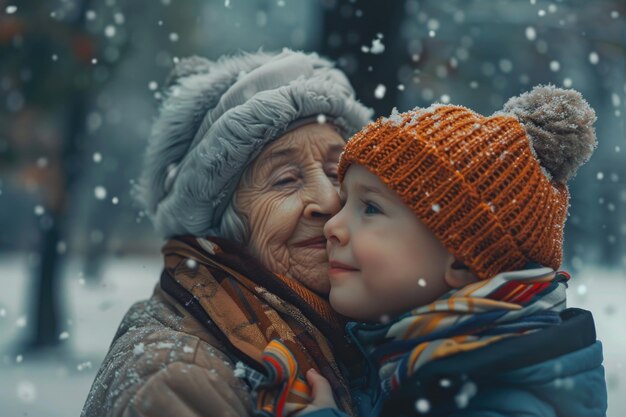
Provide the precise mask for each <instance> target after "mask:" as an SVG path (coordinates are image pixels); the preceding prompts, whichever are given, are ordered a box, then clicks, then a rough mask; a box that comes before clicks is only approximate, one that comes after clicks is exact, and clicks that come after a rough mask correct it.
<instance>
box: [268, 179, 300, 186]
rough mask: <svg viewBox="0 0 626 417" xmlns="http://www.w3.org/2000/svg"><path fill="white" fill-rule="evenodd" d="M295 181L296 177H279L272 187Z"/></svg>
mask: <svg viewBox="0 0 626 417" xmlns="http://www.w3.org/2000/svg"><path fill="white" fill-rule="evenodd" d="M296 181H297V179H296V177H284V178H280V179H279V180H278V181H276V182H275V183H274V184H273V185H274V187H281V186H284V185H289V184H292V183H294V182H296Z"/></svg>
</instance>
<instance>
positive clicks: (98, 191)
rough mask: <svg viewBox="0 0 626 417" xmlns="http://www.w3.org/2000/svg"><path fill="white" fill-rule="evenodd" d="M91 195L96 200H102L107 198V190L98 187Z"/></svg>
mask: <svg viewBox="0 0 626 417" xmlns="http://www.w3.org/2000/svg"><path fill="white" fill-rule="evenodd" d="M93 194H94V196H95V197H96V198H97V199H98V200H104V199H105V198H106V197H107V189H106V188H104V187H103V186H101V185H98V186H97V187H95V188H94V189H93Z"/></svg>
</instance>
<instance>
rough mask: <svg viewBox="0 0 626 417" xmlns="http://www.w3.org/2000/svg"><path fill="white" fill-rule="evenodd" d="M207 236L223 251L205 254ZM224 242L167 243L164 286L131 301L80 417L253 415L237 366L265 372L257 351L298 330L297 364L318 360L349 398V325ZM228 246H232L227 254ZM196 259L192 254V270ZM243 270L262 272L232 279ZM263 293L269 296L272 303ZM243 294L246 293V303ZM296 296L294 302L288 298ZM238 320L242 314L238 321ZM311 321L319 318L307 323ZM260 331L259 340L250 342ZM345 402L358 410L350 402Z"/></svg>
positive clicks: (185, 240) (320, 301)
mask: <svg viewBox="0 0 626 417" xmlns="http://www.w3.org/2000/svg"><path fill="white" fill-rule="evenodd" d="M199 240H201V241H202V243H203V244H204V248H206V245H207V244H209V245H211V247H212V248H217V249H218V253H217V255H216V254H215V253H213V250H211V248H210V252H211V253H208V252H206V250H205V249H204V248H203V246H202V245H198V243H197V241H199ZM213 242H216V240H213ZM218 242H219V243H220V246H217V244H216V243H212V242H208V241H207V240H205V239H196V238H192V237H189V238H179V239H175V240H172V241H170V242H168V244H167V245H166V246H165V247H164V250H163V251H164V254H165V269H164V273H163V275H162V277H161V282H160V284H159V285H157V286H156V288H155V290H154V294H153V295H152V297H151V298H150V299H149V300H147V301H142V302H138V303H136V304H135V305H133V306H132V307H131V309H130V310H129V312H128V313H127V314H126V316H125V317H124V319H123V320H122V323H121V325H120V327H119V329H118V331H117V333H116V335H115V337H114V340H113V342H112V344H111V347H110V350H109V352H108V354H107V356H106V357H105V359H104V361H103V363H102V365H101V367H100V370H99V371H98V374H97V376H96V379H95V380H94V383H93V385H92V387H91V391H90V393H89V395H88V398H87V402H86V404H85V407H84V408H83V412H82V417H126V416H128V417H130V416H142V417H143V416H145V417H148V416H150V417H170V416H176V417H211V416H216V417H218V416H219V417H222V416H249V415H252V413H253V410H254V408H255V406H256V405H255V404H254V401H253V395H252V394H251V392H250V389H249V388H248V384H247V383H246V382H244V380H242V379H240V378H238V377H237V376H236V374H238V373H237V372H235V369H236V365H235V363H234V362H236V361H239V360H241V361H244V362H246V363H247V364H248V365H252V366H255V365H256V366H257V369H259V368H258V366H259V363H258V362H257V363H254V362H255V360H254V357H261V356H262V353H263V347H264V346H265V345H266V344H267V343H268V342H269V340H272V339H273V338H274V337H275V335H276V334H277V333H276V332H277V331H278V332H279V333H282V334H288V335H291V336H289V337H288V339H291V340H292V341H295V343H296V344H291V346H292V347H293V348H294V349H298V346H301V347H302V346H306V347H305V348H304V350H303V351H301V353H300V354H299V357H300V359H298V363H300V365H301V366H302V367H303V368H305V366H311V364H312V366H315V367H316V368H318V369H319V370H320V371H321V372H322V373H323V374H324V375H326V376H327V378H329V379H334V380H335V381H334V382H335V384H333V381H331V385H333V386H334V387H337V389H338V391H335V393H336V395H338V394H339V396H340V398H345V399H348V401H349V393H347V392H346V391H345V389H346V388H347V386H346V385H345V384H346V382H345V381H344V380H343V377H342V375H341V374H337V372H338V371H337V364H335V360H334V358H333V354H332V353H330V352H331V351H332V350H334V351H336V352H344V353H343V354H339V357H340V358H341V359H343V363H345V362H346V360H345V359H346V358H351V359H352V360H354V355H351V352H352V351H351V349H349V348H347V347H346V346H345V343H342V342H343V341H345V339H343V336H342V333H343V332H342V331H341V329H342V328H343V325H342V322H341V320H337V318H336V317H335V316H334V315H335V314H336V313H333V312H332V310H330V308H329V307H328V306H326V304H327V301H325V300H323V299H322V298H320V297H319V296H315V295H313V296H311V295H307V294H309V293H310V292H309V290H306V289H303V288H298V287H297V285H298V284H295V286H294V284H293V283H292V282H291V281H289V282H287V285H285V284H284V283H282V284H281V283H280V282H279V281H280V280H279V279H277V278H276V276H275V275H273V274H271V273H269V272H268V271H266V270H264V268H263V267H262V266H260V265H259V264H258V263H257V262H255V261H254V259H252V258H250V257H249V256H247V255H241V254H240V253H239V251H238V248H235V247H232V246H229V245H230V244H229V243H228V242H225V241H219V240H218ZM222 245H226V246H227V247H228V250H227V251H226V252H225V251H223V250H222V249H221V247H223V246H222ZM233 253H235V255H233ZM189 259H194V261H193V265H192V266H193V269H192V270H191V269H189V267H188V265H189V264H188V260H189ZM220 262H221V263H220ZM244 275H248V276H250V275H255V276H256V278H255V279H256V280H257V281H256V284H254V283H253V284H252V286H250V285H248V286H247V287H246V286H241V285H239V284H233V282H244V281H246V280H247V278H246V276H244ZM259 277H262V279H261V278H259ZM281 279H283V278H281ZM233 285H235V287H233ZM237 285H239V287H237ZM300 287H301V286H300ZM292 289H294V290H295V292H296V293H298V294H295V293H294V291H292ZM256 293H258V294H261V295H263V296H267V295H268V294H269V295H270V297H269V298H268V299H267V300H269V301H267V300H264V299H263V298H262V297H261V296H258V295H255V294H256ZM229 294H230V295H231V296H232V298H229ZM238 294H247V295H245V297H244V298H245V300H244V301H243V302H242V301H241V300H239V298H237V297H238ZM272 294H273V295H272ZM224 297H226V298H224ZM285 297H286V298H285ZM281 299H282V300H284V301H281ZM289 299H291V302H289V301H286V300H289ZM242 300H243V298H242ZM277 301H278V302H277ZM233 302H234V304H233ZM294 302H295V304H293V303H294ZM238 305H239V306H240V307H241V309H240V308H239V307H238ZM312 305H317V306H318V307H317V308H316V309H313V308H312ZM296 306H299V307H297V308H296ZM199 310H200V311H199ZM321 312H323V313H324V314H320V313H321ZM223 313H225V314H223ZM250 313H251V314H250ZM266 313H267V314H266ZM303 313H305V315H303ZM242 314H243V315H242ZM205 315H206V316H205ZM220 316H221V317H220ZM202 317H205V318H204V319H202ZM206 317H208V318H209V319H208V320H207V319H206ZM234 317H240V319H236V320H235V321H233V320H234V319H233V318H234ZM264 317H265V319H264ZM268 317H269V318H270V321H269V322H267V320H268V319H267V318H268ZM307 318H308V319H307ZM312 318H314V319H315V320H314V321H313V322H311V321H309V319H312ZM237 320H243V322H240V321H237ZM203 322H206V323H204V324H203ZM263 322H266V323H265V324H263ZM298 323H304V324H305V326H304V327H302V326H301V325H299V324H298ZM268 325H269V327H267V326H268ZM263 326H265V327H263ZM318 326H321V327H318ZM255 328H258V330H256V332H255V331H254V329H255ZM319 329H325V333H324V334H326V335H330V337H331V339H333V341H334V345H335V349H333V348H330V349H331V350H329V346H328V345H327V343H328V342H327V341H326V338H325V337H323V336H321V333H319V332H320V330H319ZM285 332H287V333H285ZM311 332H313V333H311ZM254 334H256V335H258V336H256V337H252V338H250V335H254ZM337 336H338V337H337ZM259 337H260V339H259ZM294 338H295V339H294ZM283 339H284V338H283ZM316 340H317V342H316ZM285 341H286V342H288V341H287V340H285ZM289 343H292V342H289ZM302 343H304V344H302ZM316 343H319V344H316ZM259 349H260V350H259ZM242 353H243V354H242ZM310 355H313V356H310ZM328 355H330V357H328ZM311 361H313V362H311ZM305 362H306V363H308V365H305ZM261 369H262V368H261ZM305 369H308V368H305ZM333 370H334V371H333ZM342 388H343V390H342ZM333 389H334V390H335V388H333ZM343 408H345V409H346V410H347V411H348V413H350V414H351V413H352V410H349V409H350V408H351V405H350V403H349V402H348V403H347V406H345V407H343Z"/></svg>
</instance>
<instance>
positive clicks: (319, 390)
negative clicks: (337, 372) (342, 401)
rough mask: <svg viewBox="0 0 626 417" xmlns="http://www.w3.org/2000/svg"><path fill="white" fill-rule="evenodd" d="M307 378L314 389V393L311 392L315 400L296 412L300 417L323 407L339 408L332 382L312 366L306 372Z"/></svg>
mask: <svg viewBox="0 0 626 417" xmlns="http://www.w3.org/2000/svg"><path fill="white" fill-rule="evenodd" d="M306 380H307V382H308V383H309V385H310V386H311V388H312V389H313V393H312V394H311V396H312V397H313V401H311V404H309V405H307V406H306V407H305V408H303V409H302V410H301V411H300V412H299V413H298V414H296V415H297V416H298V417H304V415H305V414H307V413H310V412H313V411H317V410H320V409H322V408H334V409H338V407H337V403H335V399H334V398H333V390H332V389H331V388H330V384H329V383H328V380H327V379H326V378H324V377H323V376H322V375H321V374H320V373H319V372H317V371H316V370H315V369H313V368H311V369H309V370H308V371H307V373H306Z"/></svg>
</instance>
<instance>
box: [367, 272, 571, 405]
mask: <svg viewBox="0 0 626 417" xmlns="http://www.w3.org/2000/svg"><path fill="white" fill-rule="evenodd" d="M568 279H569V275H568V274H566V273H564V272H555V271H554V270H552V269H550V268H543V267H542V268H536V269H526V270H521V271H513V272H504V273H501V274H499V275H497V276H495V277H493V278H491V279H488V280H484V281H480V282H477V283H474V284H471V285H468V286H465V287H463V288H461V289H459V290H452V291H450V292H448V293H447V294H446V295H444V296H443V297H441V298H440V299H438V300H436V301H435V302H433V303H431V304H429V305H426V306H423V307H420V308H417V309H415V310H413V311H411V312H410V313H407V314H405V315H403V316H400V317H399V318H398V319H397V320H396V321H394V322H393V323H388V324H387V325H386V326H387V331H386V332H383V333H380V332H377V333H378V334H380V335H381V336H380V337H378V340H376V342H375V343H374V344H375V346H376V347H375V348H374V350H373V354H372V356H373V358H374V360H375V361H376V362H377V363H378V365H379V370H380V371H379V376H380V380H381V386H382V389H383V392H384V393H385V394H389V393H390V392H391V391H393V390H395V389H397V388H398V387H399V386H401V385H402V384H403V382H404V381H406V380H407V379H408V378H410V377H411V376H412V375H413V374H415V373H416V372H417V370H418V369H420V368H421V367H422V366H423V365H424V364H426V363H428V362H430V361H433V360H436V359H440V358H444V357H447V356H451V355H455V354H458V353H462V352H466V351H470V350H474V349H478V348H481V347H483V346H486V345H489V344H491V343H494V342H497V341H499V340H502V339H504V338H507V337H512V336H518V335H522V334H526V333H528V332H532V331H535V330H539V329H541V328H544V327H547V326H552V325H555V324H558V323H560V317H559V312H561V311H562V310H563V309H564V308H565V289H566V288H567V280H568Z"/></svg>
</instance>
